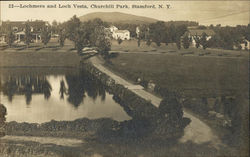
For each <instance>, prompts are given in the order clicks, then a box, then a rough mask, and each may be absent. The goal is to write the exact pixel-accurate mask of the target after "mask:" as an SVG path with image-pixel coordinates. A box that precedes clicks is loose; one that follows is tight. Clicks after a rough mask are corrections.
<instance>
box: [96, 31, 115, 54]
mask: <svg viewBox="0 0 250 157" xmlns="http://www.w3.org/2000/svg"><path fill="white" fill-rule="evenodd" d="M95 34H96V35H97V39H96V43H95V46H96V47H97V48H98V52H99V53H101V54H103V55H105V56H107V55H108V52H109V51H110V49H111V42H110V39H109V38H108V37H106V34H105V30H104V27H97V28H96V29H95Z"/></svg>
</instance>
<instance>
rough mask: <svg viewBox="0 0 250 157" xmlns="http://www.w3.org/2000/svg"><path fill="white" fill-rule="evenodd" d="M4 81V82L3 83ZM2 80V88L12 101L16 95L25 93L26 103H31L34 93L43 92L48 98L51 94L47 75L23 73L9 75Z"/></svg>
mask: <svg viewBox="0 0 250 157" xmlns="http://www.w3.org/2000/svg"><path fill="white" fill-rule="evenodd" d="M2 82H3V84H2ZM2 82H1V90H2V91H3V94H4V95H7V96H8V100H9V101H10V102H11V101H12V99H13V96H14V95H18V94H19V95H24V96H25V99H26V104H27V105H28V104H30V102H31V100H32V94H34V93H43V94H44V97H45V98H46V99H48V98H49V97H50V95H51V90H52V88H51V85H50V83H49V82H48V80H47V79H46V77H45V76H31V75H22V76H18V77H13V76H11V77H9V78H8V79H6V80H3V81H2Z"/></svg>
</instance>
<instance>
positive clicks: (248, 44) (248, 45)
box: [240, 39, 250, 50]
mask: <svg viewBox="0 0 250 157" xmlns="http://www.w3.org/2000/svg"><path fill="white" fill-rule="evenodd" d="M240 46H241V49H242V50H250V42H249V41H248V40H247V39H245V40H243V42H242V43H241V44H240Z"/></svg>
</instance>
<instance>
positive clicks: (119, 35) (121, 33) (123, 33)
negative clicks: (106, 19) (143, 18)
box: [112, 30, 130, 40]
mask: <svg viewBox="0 0 250 157" xmlns="http://www.w3.org/2000/svg"><path fill="white" fill-rule="evenodd" d="M112 37H113V38H114V39H116V40H117V39H122V40H130V32H129V31H128V30H116V31H114V32H113V34H112Z"/></svg>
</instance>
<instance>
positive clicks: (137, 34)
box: [135, 26, 140, 38]
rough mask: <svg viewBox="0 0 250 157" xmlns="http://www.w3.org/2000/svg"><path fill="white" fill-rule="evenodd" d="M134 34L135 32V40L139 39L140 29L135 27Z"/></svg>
mask: <svg viewBox="0 0 250 157" xmlns="http://www.w3.org/2000/svg"><path fill="white" fill-rule="evenodd" d="M135 32H136V36H137V38H139V37H140V27H139V26H137V27H136V30H135Z"/></svg>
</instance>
